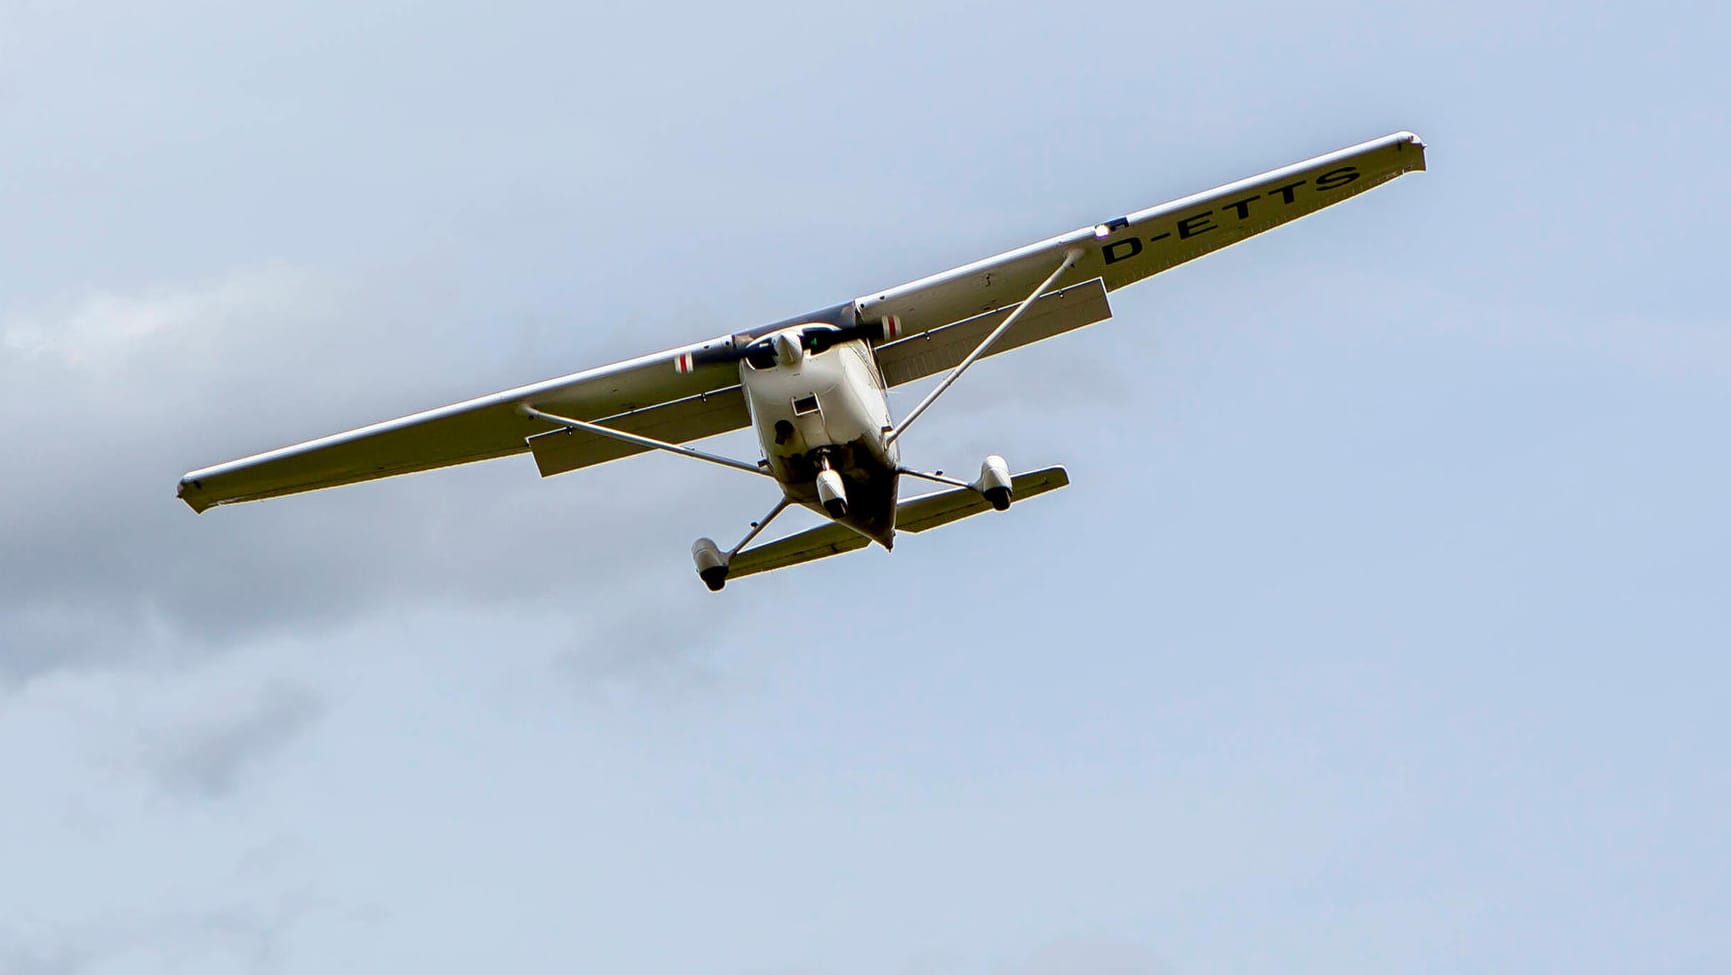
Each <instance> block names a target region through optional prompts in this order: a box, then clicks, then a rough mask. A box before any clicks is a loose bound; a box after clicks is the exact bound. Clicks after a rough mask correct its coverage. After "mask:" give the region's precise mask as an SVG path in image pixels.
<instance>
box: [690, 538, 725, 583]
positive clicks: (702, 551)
mask: <svg viewBox="0 0 1731 975" xmlns="http://www.w3.org/2000/svg"><path fill="white" fill-rule="evenodd" d="M691 558H692V561H694V562H696V563H697V575H698V577H699V578H701V579H702V580H703V584H704V585H706V586H708V587H709V591H710V592H720V591H721V587H722V586H725V585H727V557H726V556H724V555H722V554H721V549H720V548H719V547H717V546H716V544H715V540H714V539H712V538H700V539H698V540H697V541H695V542H693V543H691Z"/></svg>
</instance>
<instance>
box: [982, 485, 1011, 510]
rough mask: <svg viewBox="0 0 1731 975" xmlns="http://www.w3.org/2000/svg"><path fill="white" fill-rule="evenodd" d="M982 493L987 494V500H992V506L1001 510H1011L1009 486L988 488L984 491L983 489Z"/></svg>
mask: <svg viewBox="0 0 1731 975" xmlns="http://www.w3.org/2000/svg"><path fill="white" fill-rule="evenodd" d="M980 493H982V494H984V495H985V496H986V500H987V501H990V502H991V503H992V507H994V508H996V509H998V510H999V511H1008V510H1010V489H1009V488H1007V487H995V488H986V489H985V490H984V491H982V492H980Z"/></svg>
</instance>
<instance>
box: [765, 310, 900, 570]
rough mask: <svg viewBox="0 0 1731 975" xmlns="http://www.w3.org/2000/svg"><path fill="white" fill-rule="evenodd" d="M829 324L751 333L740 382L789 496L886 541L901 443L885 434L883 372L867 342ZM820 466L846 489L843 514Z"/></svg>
mask: <svg viewBox="0 0 1731 975" xmlns="http://www.w3.org/2000/svg"><path fill="white" fill-rule="evenodd" d="M833 332H834V328H833V327H832V326H827V325H820V324H813V325H796V326H793V327H791V328H786V329H782V330H781V331H778V332H775V333H773V334H771V335H768V336H764V337H762V338H760V339H758V340H756V341H755V342H753V343H752V344H751V346H750V347H749V349H748V350H747V354H746V355H745V357H744V358H742V359H740V361H739V380H740V385H741V386H742V387H743V388H744V390H745V395H746V403H747V406H748V408H749V409H750V411H751V423H752V428H753V430H755V431H756V433H757V439H758V443H759V444H760V445H761V447H762V449H763V456H764V457H765V458H766V459H767V460H768V462H769V469H770V473H771V474H773V475H775V478H776V480H777V481H779V482H780V483H781V486H782V491H783V492H784V493H785V494H786V495H787V497H788V498H789V499H790V500H792V501H794V502H795V503H797V504H800V505H803V506H805V507H807V508H810V509H811V510H813V511H816V512H818V513H819V514H821V515H824V516H825V517H827V518H831V519H833V520H834V521H837V522H839V523H841V524H843V525H846V526H847V527H848V528H851V529H853V530H854V531H856V532H859V533H860V534H862V535H864V536H865V537H867V538H869V539H871V540H872V541H875V542H878V543H879V544H881V545H883V546H884V547H885V548H888V547H890V545H891V544H892V543H893V541H894V537H895V517H896V495H897V483H898V478H899V475H898V474H897V473H896V472H897V469H898V466H899V453H900V451H899V450H898V449H897V446H896V445H895V444H894V443H893V442H886V439H887V434H888V433H889V431H890V429H891V426H890V409H889V401H888V399H887V398H886V397H885V393H884V382H883V375H882V373H880V372H879V370H878V365H877V360H876V358H875V357H874V356H873V355H872V350H871V347H870V346H869V345H867V344H866V343H865V342H864V341H862V340H859V339H852V340H849V341H842V342H834V343H833V344H831V343H829V342H828V341H825V336H826V335H828V334H830V333H833ZM826 468H827V469H830V470H833V471H835V472H836V474H838V475H839V476H840V483H841V485H842V486H843V488H844V489H845V508H846V513H845V514H843V515H841V516H840V517H837V516H836V515H835V514H834V511H833V510H832V508H826V505H825V501H826V498H825V497H824V496H823V495H822V493H821V492H820V489H819V488H820V485H819V483H818V479H819V477H820V475H821V474H822V472H823V471H824V470H825V469H826ZM831 483H832V484H833V483H834V481H833V480H832V481H831Z"/></svg>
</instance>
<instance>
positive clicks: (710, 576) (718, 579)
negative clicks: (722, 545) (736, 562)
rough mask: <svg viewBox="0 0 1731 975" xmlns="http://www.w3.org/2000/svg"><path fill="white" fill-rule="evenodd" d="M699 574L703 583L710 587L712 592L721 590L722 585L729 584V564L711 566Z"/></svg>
mask: <svg viewBox="0 0 1731 975" xmlns="http://www.w3.org/2000/svg"><path fill="white" fill-rule="evenodd" d="M697 575H698V578H700V579H702V580H703V584H704V585H706V586H708V587H709V591H710V592H720V591H721V587H722V586H725V585H727V566H725V565H716V566H711V567H710V568H707V569H704V570H703V571H702V572H699V573H698V574H697Z"/></svg>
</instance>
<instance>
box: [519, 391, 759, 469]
mask: <svg viewBox="0 0 1731 975" xmlns="http://www.w3.org/2000/svg"><path fill="white" fill-rule="evenodd" d="M517 408H518V409H519V410H521V411H522V413H523V415H524V416H529V417H534V418H535V419H537V420H546V421H547V422H548V423H557V424H559V425H560V426H562V427H570V428H571V429H573V430H582V431H583V432H585V433H593V434H595V435H596V436H599V437H611V438H613V439H614V440H623V441H624V442H626V443H628V444H636V445H637V446H639V447H650V448H653V449H655V450H665V451H667V452H668V453H673V454H679V455H680V456H682V457H690V458H692V459H693V460H706V461H709V462H710V463H711V464H720V465H721V466H723V467H731V468H734V469H735V470H741V471H747V472H749V473H752V474H761V475H763V476H764V477H774V476H775V475H773V474H771V473H770V472H769V471H767V470H764V469H763V467H761V466H760V465H757V464H748V463H746V462H745V461H743V460H734V459H733V458H732V457H723V456H721V455H720V454H712V453H709V452H708V451H703V450H697V449H696V448H693V447H682V446H680V445H679V444H673V443H668V442H667V441H665V440H656V439H655V438H653V437H643V436H639V435H637V434H635V433H626V432H625V431H624V430H615V429H613V428H612V427H604V426H602V425H601V424H599V423H590V422H588V421H587V420H573V419H571V418H570V417H568V416H555V415H553V414H552V413H545V412H542V411H541V410H538V409H536V408H535V407H533V406H530V405H529V404H528V403H524V404H522V405H521V406H519V407H517Z"/></svg>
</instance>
